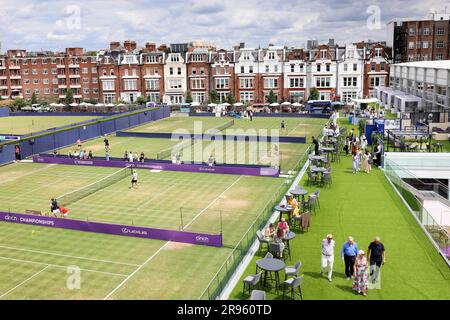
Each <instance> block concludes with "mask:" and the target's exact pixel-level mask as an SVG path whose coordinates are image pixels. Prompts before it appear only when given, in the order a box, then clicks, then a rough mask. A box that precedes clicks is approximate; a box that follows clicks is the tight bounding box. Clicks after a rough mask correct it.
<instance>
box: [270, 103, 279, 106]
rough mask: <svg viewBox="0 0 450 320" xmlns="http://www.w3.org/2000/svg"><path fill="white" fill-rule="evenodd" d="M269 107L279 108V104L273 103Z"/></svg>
mask: <svg viewBox="0 0 450 320" xmlns="http://www.w3.org/2000/svg"><path fill="white" fill-rule="evenodd" d="M270 106H271V107H279V106H280V104H279V103H277V102H274V103H271V104H270Z"/></svg>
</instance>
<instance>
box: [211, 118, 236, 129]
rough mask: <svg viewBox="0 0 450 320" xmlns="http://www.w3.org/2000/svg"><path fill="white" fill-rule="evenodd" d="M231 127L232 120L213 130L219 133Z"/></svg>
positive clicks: (232, 124)
mask: <svg viewBox="0 0 450 320" xmlns="http://www.w3.org/2000/svg"><path fill="white" fill-rule="evenodd" d="M232 126H234V120H230V121H228V122H226V123H224V124H222V125H220V126H217V127H215V128H213V129H216V130H219V131H223V130H225V129H227V128H229V127H232Z"/></svg>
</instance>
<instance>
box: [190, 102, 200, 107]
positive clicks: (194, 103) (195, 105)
mask: <svg viewBox="0 0 450 320" xmlns="http://www.w3.org/2000/svg"><path fill="white" fill-rule="evenodd" d="M199 105H200V103H199V102H197V101H194V102H192V103H191V106H192V107H198V106H199Z"/></svg>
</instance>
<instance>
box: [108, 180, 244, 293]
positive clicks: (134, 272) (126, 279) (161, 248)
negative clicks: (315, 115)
mask: <svg viewBox="0 0 450 320" xmlns="http://www.w3.org/2000/svg"><path fill="white" fill-rule="evenodd" d="M241 178H242V176H239V178H238V179H236V181H234V182H233V183H232V184H231V185H230V186H229V187H228V188H226V189H225V191H224V192H222V193H221V194H220V195H218V196H217V197H216V198H215V199H214V200H213V201H212V202H211V203H210V204H209V205H208V206H207V207H206V208H205V209H203V210H202V211H200V213H198V214H197V215H196V216H195V217H194V218H193V219H192V220H191V221H190V222H189V224H187V225H186V227H187V226H189V225H190V224H191V223H192V222H193V221H194V220H195V219H197V218H198V217H199V216H200V214H202V213H203V212H205V210H207V209H208V208H209V207H211V206H212V205H213V204H214V203H215V202H216V201H217V200H219V198H220V197H222V196H223V195H224V193H225V192H227V191H228V190H229V189H230V188H231V187H233V186H234V185H235V184H236V183H237V182H238V181H239V180H240V179H241ZM183 230H184V229H183ZM170 242H171V241H167V242H166V243H165V244H163V245H162V246H161V247H160V248H159V249H158V250H157V251H156V252H155V253H154V254H152V255H151V256H150V257H149V258H148V259H147V260H145V261H144V263H142V264H141V265H140V266H139V267H138V268H137V269H136V270H134V271H133V272H132V273H131V274H130V275H129V276H128V277H126V278H125V279H124V280H123V281H122V282H121V283H119V285H118V286H117V287H115V288H114V289H113V290H112V291H111V292H110V293H108V295H107V296H106V297H105V298H103V300H108V299H109V298H110V297H111V296H112V295H113V294H114V293H115V292H117V290H119V289H120V288H121V287H122V286H123V285H124V284H125V283H126V282H127V281H128V280H130V279H131V278H132V277H133V276H134V275H135V274H136V273H137V272H138V271H139V270H141V269H142V268H143V267H144V266H145V265H146V264H147V263H149V262H150V261H151V260H152V259H153V258H154V257H156V255H158V254H159V253H160V252H161V251H162V250H163V249H164V248H165V247H166V246H167V245H168V244H169V243H170Z"/></svg>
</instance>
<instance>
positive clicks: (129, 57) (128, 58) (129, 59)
mask: <svg viewBox="0 0 450 320" xmlns="http://www.w3.org/2000/svg"><path fill="white" fill-rule="evenodd" d="M125 63H128V64H132V63H136V57H135V56H132V55H127V56H125Z"/></svg>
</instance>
